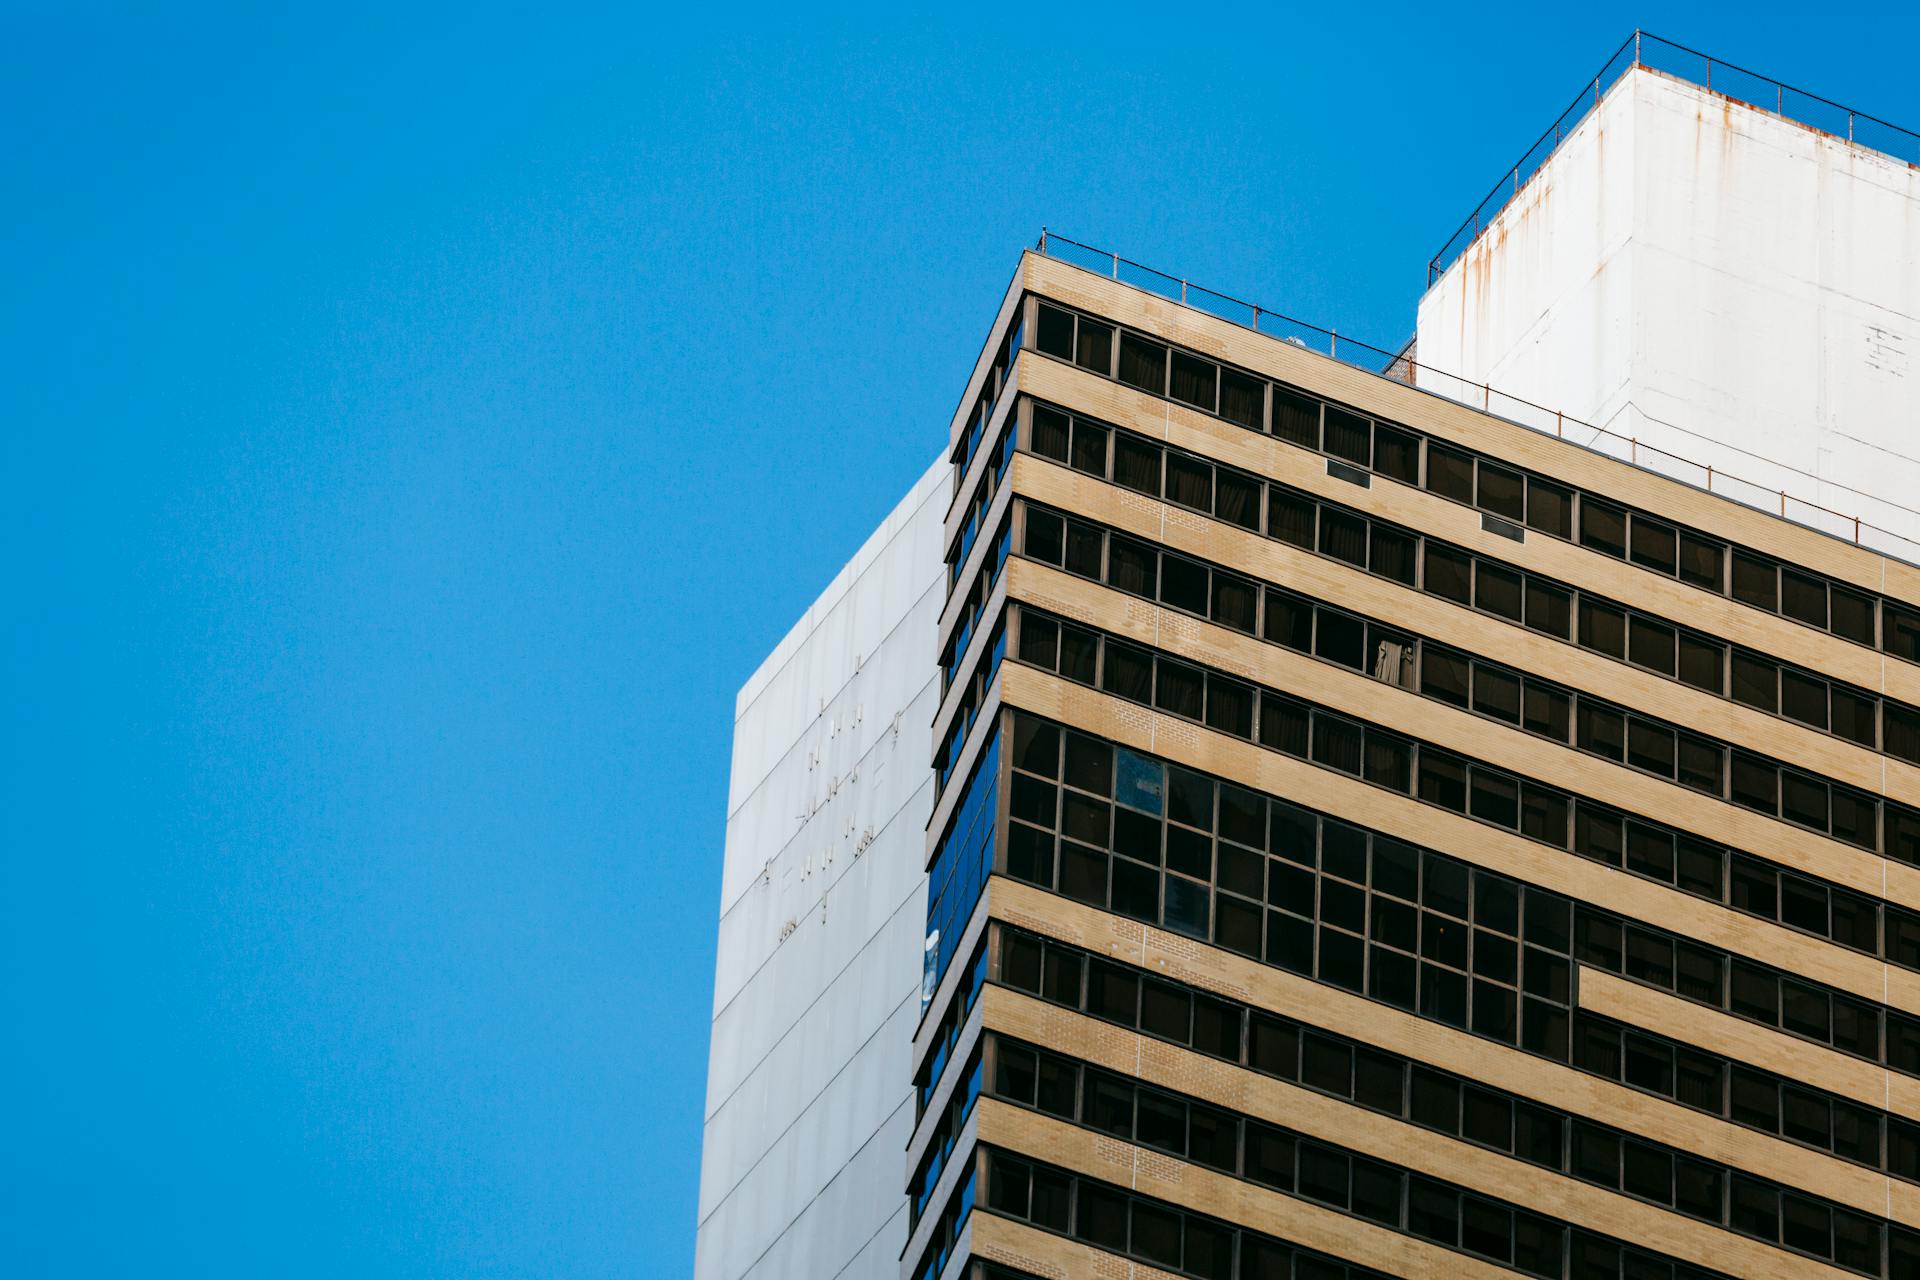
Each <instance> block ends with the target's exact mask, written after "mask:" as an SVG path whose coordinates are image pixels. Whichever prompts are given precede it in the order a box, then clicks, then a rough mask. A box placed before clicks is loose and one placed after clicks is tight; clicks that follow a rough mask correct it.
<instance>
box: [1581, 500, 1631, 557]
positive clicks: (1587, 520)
mask: <svg viewBox="0 0 1920 1280" xmlns="http://www.w3.org/2000/svg"><path fill="white" fill-rule="evenodd" d="M1580 545H1582V546H1585V547H1592V548H1593V549H1594V550H1595V551H1601V552H1605V553H1606V554H1607V555H1610V556H1623V557H1624V556H1625V555H1626V554H1627V513H1626V512H1624V511H1622V510H1621V509H1620V508H1619V507H1616V506H1613V505H1612V504H1611V503H1606V502H1601V501H1600V500H1599V499H1597V498H1588V497H1582V498H1581V499H1580Z"/></svg>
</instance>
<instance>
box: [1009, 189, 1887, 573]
mask: <svg viewBox="0 0 1920 1280" xmlns="http://www.w3.org/2000/svg"><path fill="white" fill-rule="evenodd" d="M1038 249H1039V252H1040V254H1041V255H1042V256H1044V257H1048V258H1053V259H1056V260H1058V261H1060V262H1064V263H1066V264H1067V265H1068V266H1072V267H1077V268H1079V269H1080V270H1082V271H1089V272H1092V273H1093V274H1095V275H1100V276H1106V277H1107V278H1109V279H1112V280H1117V281H1119V282H1120V283H1121V284H1124V285H1128V286H1130V287H1132V288H1135V289H1139V290H1141V291H1142V292H1145V293H1151V294H1155V295H1157V296H1159V297H1162V298H1166V299H1168V300H1170V301H1173V302H1178V303H1181V304H1182V305H1184V306H1189V307H1192V308H1194V309H1195V310H1198V311H1203V312H1205V313H1206V314H1208V315H1211V316H1215V317H1217V318H1219V319H1222V320H1226V321H1228V322H1230V323H1232V324H1237V325H1239V326H1241V327H1242V328H1245V329H1250V330H1252V331H1253V332H1255V333H1259V334H1264V335H1265V336H1267V337H1269V338H1278V339H1279V340H1280V341H1282V342H1286V343H1289V344H1291V345H1293V346H1296V347H1300V348H1302V349H1304V350H1308V351H1312V352H1315V353H1317V354H1319V355H1325V356H1331V357H1332V358H1334V359H1335V360H1338V361H1340V362H1341V363H1343V364H1347V365H1350V366H1352V367H1354V368H1356V369H1360V370H1362V371H1363V372H1366V373H1370V374H1373V375H1374V376H1375V377H1380V378H1388V379H1391V380H1392V381H1394V382H1396V383H1401V384H1404V385H1406V386H1409V387H1412V388H1413V389H1414V390H1416V391H1420V392H1424V393H1426V394H1428V395H1432V396H1435V397H1436V398H1439V399H1442V400H1445V401H1447V402H1448V403H1450V404H1454V405H1459V406H1464V407H1466V408H1468V409H1473V410H1475V411H1477V412H1481V413H1485V414H1487V415H1488V416H1490V417H1494V418H1498V419H1500V420H1501V421H1503V422H1507V423H1511V424H1513V425H1515V426H1520V427H1526V428H1528V429H1530V430H1533V431H1538V432H1540V433H1541V434H1543V435H1551V436H1553V437H1555V438H1557V439H1560V440H1564V441H1565V442H1566V443H1568V444H1571V445H1574V446H1575V447H1577V448H1582V449H1586V450H1588V451H1590V452H1593V453H1599V454H1602V455H1604V456H1606V457H1609V458H1612V459H1614V460H1615V461H1617V462H1624V463H1626V464H1628V465H1629V466H1633V467H1638V468H1640V469H1641V470H1642V471H1648V472H1652V473H1654V474H1656V475H1661V476H1665V477H1666V478H1667V479H1670V480H1677V481H1679V482H1680V483H1682V484H1686V485H1691V486H1692V487H1694V488H1696V489H1700V490H1703V491H1705V492H1707V493H1711V494H1714V495H1715V496H1717V497H1722V498H1728V499H1730V500H1732V501H1734V502H1738V503H1740V504H1741V505H1743V506H1747V507H1751V508H1753V509H1755V510H1757V511H1760V512H1762V513H1764V514H1766V515H1771V516H1777V517H1779V518H1781V519H1784V520H1789V521H1791V522H1793V523H1794V524H1798V525H1801V526H1803V527H1805V528H1809V529H1813V530H1816V531H1818V532H1820V533H1824V534H1827V535H1828V536H1830V537H1834V538H1839V539H1841V540H1842V541H1845V542H1851V543H1853V544H1854V545H1855V546H1859V547H1865V548H1867V549H1868V550H1872V551H1877V552H1879V553H1881V554H1883V555H1888V556H1892V557H1894V558H1896V559H1900V560H1905V561H1907V562H1909V563H1912V564H1916V565H1920V541H1915V540H1914V539H1911V538H1909V537H1907V536H1906V535H1904V534H1901V533H1896V532H1894V531H1893V530H1891V529H1888V528H1886V527H1884V526H1882V525H1877V524H1874V523H1873V522H1872V521H1870V520H1868V519H1866V518H1865V517H1864V516H1862V515H1860V514H1858V513H1857V512H1856V513H1852V514H1849V513H1847V512H1842V511H1836V510H1834V509H1833V508H1832V507H1828V506H1825V505H1823V504H1821V503H1818V502H1813V501H1810V500H1808V499H1806V498H1800V497H1796V496H1794V495H1793V494H1791V493H1788V492H1787V491H1786V490H1785V489H1777V488H1772V487H1769V486H1766V485H1762V484H1759V483H1757V482H1755V481H1752V480H1747V479H1744V478H1742V477H1740V476H1737V475H1734V474H1732V473H1730V472H1728V471H1725V470H1722V469H1721V468H1718V467H1715V466H1713V465H1711V464H1709V463H1704V462H1696V461H1694V460H1693V459H1691V458H1686V457H1683V456H1681V455H1680V454H1677V453H1670V452H1668V451H1667V450H1665V449H1661V448H1657V447H1656V446H1654V445H1650V444H1647V443H1645V442H1644V441H1642V440H1640V439H1638V438H1637V437H1635V436H1623V435H1620V434H1619V433H1618V432H1615V431H1611V430H1609V429H1608V428H1606V427H1602V426H1599V425H1598V424H1595V423H1591V422H1583V421H1581V420H1580V419H1578V418H1575V417H1572V416H1570V415H1568V414H1565V413H1563V412H1561V411H1560V410H1557V409H1549V408H1546V407H1545V406H1543V405H1538V404H1535V403H1533V402H1532V401H1531V400H1526V399H1523V398H1521V397H1519V396H1515V395H1509V394H1507V393H1506V392H1504V391H1501V390H1500V389H1499V388H1498V387H1491V386H1488V385H1487V384H1486V383H1483V382H1469V381H1468V380H1466V379H1465V378H1462V377H1460V376H1459V375H1457V374H1453V373H1448V372H1446V371H1445V370H1442V369H1435V368H1433V367H1432V366H1430V365H1424V364H1421V363H1420V362H1419V361H1418V360H1416V359H1414V358H1413V356H1412V354H1411V352H1410V350H1409V346H1402V347H1401V348H1400V349H1399V350H1397V351H1389V350H1388V349H1387V348H1385V347H1379V346H1375V345H1373V344H1372V343H1369V342H1363V341H1361V340H1360V339H1358V338H1354V337H1351V336H1348V335H1343V334H1341V333H1340V332H1338V331H1337V330H1335V329H1330V328H1323V327H1322V326H1320V325H1317V324H1312V323H1310V322H1308V321H1305V320H1299V319H1295V318H1294V317H1292V316H1289V315H1286V314H1284V313H1282V312H1279V311H1275V310H1273V309H1272V308H1270V307H1263V306H1260V305H1258V304H1257V303H1252V302H1246V301H1243V300H1242V299H1239V298H1236V297H1233V296H1232V295H1230V294H1225V293H1220V292H1218V291H1217V290H1213V289H1207V288H1203V287H1202V286H1200V285H1197V284H1194V283H1193V282H1192V281H1189V280H1185V279H1182V278H1181V277H1179V276H1174V275H1169V274H1168V273H1166V272H1164V271H1160V270H1156V269H1155V268H1153V267H1149V266H1145V265H1143V264H1141V263H1138V262H1134V261H1133V260H1131V259H1129V258H1123V257H1121V256H1120V255H1119V254H1117V253H1113V252H1111V251H1109V250H1106V249H1096V248H1094V247H1093V246H1092V245H1088V244H1082V243H1081V242H1080V241H1078V240H1070V239H1068V238H1067V237H1065V236H1062V235H1059V234H1058V233H1055V232H1051V231H1048V230H1047V229H1046V228H1044V227H1043V228H1041V231H1040V243H1039V246H1038ZM1680 430H1685V428H1680ZM1753 456H1754V457H1756V458H1757V459H1758V460H1759V461H1761V462H1764V463H1766V464H1767V465H1768V466H1773V467H1778V468H1780V469H1781V470H1783V471H1785V472H1787V473H1789V474H1792V475H1794V476H1798V477H1800V478H1801V479H1804V480H1806V481H1808V482H1810V483H1812V484H1817V485H1824V486H1826V487H1827V488H1830V489H1837V490H1840V491H1842V492H1844V493H1848V494H1851V495H1853V496H1854V497H1858V498H1861V499H1863V500H1864V502H1865V503H1866V504H1873V505H1874V506H1877V507H1879V508H1881V509H1883V510H1886V511H1888V512H1893V513H1896V514H1897V516H1899V517H1904V516H1912V517H1913V518H1914V520H1915V521H1916V522H1917V523H1920V510H1915V509H1914V508H1912V507H1907V506H1903V505H1901V504H1900V503H1897V502H1891V501H1889V500H1887V499H1885V498H1881V497H1878V496H1876V495H1874V494H1869V493H1862V492H1861V491H1860V490H1858V489H1854V488H1852V487H1850V486H1848V485H1843V484H1838V483H1836V482H1835V481H1832V480H1826V479H1823V478H1822V477H1820V476H1816V475H1813V474H1812V473H1810V472H1807V471H1803V470H1801V469H1799V468H1798V467H1793V466H1789V465H1788V464H1786V463H1783V462H1775V461H1773V460H1772V459H1768V458H1763V457H1760V456H1759V455H1753Z"/></svg>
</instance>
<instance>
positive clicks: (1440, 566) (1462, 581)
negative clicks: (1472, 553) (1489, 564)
mask: <svg viewBox="0 0 1920 1280" xmlns="http://www.w3.org/2000/svg"><path fill="white" fill-rule="evenodd" d="M1425 560H1426V564H1425V566H1424V567H1425V570H1426V580H1425V586H1426V589H1427V590H1428V591H1430V592H1432V593H1433V594H1434V595H1437V596H1441V597H1443V598H1445V599H1448V600H1453V601H1456V602H1458V603H1460V604H1472V603H1473V560H1472V558H1471V557H1469V556H1468V555H1467V554H1466V553H1465V552H1462V551H1455V550H1454V549H1453V548H1452V547H1443V546H1440V545H1438V544H1437V543H1432V542H1429V543H1428V544H1427V554H1426V557H1425Z"/></svg>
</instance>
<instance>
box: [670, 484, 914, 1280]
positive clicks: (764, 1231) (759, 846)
mask: <svg viewBox="0 0 1920 1280" xmlns="http://www.w3.org/2000/svg"><path fill="white" fill-rule="evenodd" d="M950 488H951V486H950V483H949V479H948V468H947V464H946V461H945V459H944V458H943V459H941V460H940V461H938V462H937V463H936V464H935V465H934V466H933V467H932V468H931V469H930V470H928V471H927V473H926V474H925V475H924V476H923V477H921V479H920V481H919V482H918V483H917V484H915V485H914V487H913V489H912V491H911V492H910V493H908V494H907V496H906V498H905V499H904V500H903V501H902V502H901V503H900V504H899V506H897V507H896V508H895V509H894V511H893V513H892V514H891V515H889V516H888V517H887V519H886V520H885V522H883V523H882V524H881V526H880V527H879V528H878V529H877V530H875V531H874V533H873V535H872V536H871V537H869V538H868V539H867V542H866V545H865V546H863V547H861V549H860V551H859V553H858V554H857V555H855V556H854V558H853V559H852V560H851V561H850V562H848V564H847V566H846V567H845V568H844V569H842V570H841V571H840V573H839V575H838V576H837V577H836V578H835V579H834V580H833V583H832V584H831V585H830V586H829V587H828V588H827V589H826V590H825V591H824V592H822V593H821V595H820V597H819V599H818V600H816V601H815V602H814V604H813V606H812V607H811V608H810V609H808V610H807V613H806V615H805V616H804V617H803V618H801V620H800V621H799V622H798V623H797V624H796V625H795V626H794V628H793V630H792V631H791V632H789V633H788V634H787V636H786V638H785V639H783V640H782V641H781V642H780V644H779V645H778V647H776V648H775V649H774V651H773V653H772V654H770V655H769V656H768V658H767V660H766V661H765V662H763V663H762V664H761V666H760V669H759V670H758V671H756V672H754V674H753V676H752V677H751V678H750V679H749V680H748V681H747V682H746V684H745V686H744V687H742V689H741V690H740V694H739V697H738V700H737V702H736V705H735V718H734V738H733V770H732V777H731V781H730V787H729V795H728V801H727V838H726V859H725V870H724V872H723V876H722V884H721V899H720V942H719V956H718V961H717V964H716V969H715V975H714V1000H713V1010H714V1012H713V1039H712V1047H711V1054H710V1058H709V1063H708V1075H707V1104H706V1125H705V1133H704V1138H703V1143H702V1152H701V1167H700V1225H699V1235H698V1243H697V1246H696V1258H695V1264H694V1274H695V1275H696V1276H697V1277H698V1278H699V1280H743V1278H756V1280H759V1278H764V1280H776V1278H780V1280H784V1278H787V1277H808V1278H809V1280H813V1278H816V1277H817V1278H818V1280H830V1278H832V1277H840V1278H842V1280H877V1278H879V1277H886V1278H887V1280H892V1277H894V1276H896V1275H897V1274H898V1271H899V1255H900V1250H901V1248H902V1247H903V1246H904V1245H905V1243H906V1223H907V1206H906V1199H905V1197H904V1195H903V1193H902V1190H901V1187H902V1178H903V1174H902V1169H903V1161H904V1159H905V1157H904V1155H903V1152H904V1150H905V1148H906V1145H907V1139H908V1137H909V1136H910V1135H911V1133H912V1129H913V1119H914V1117H913V1103H912V1087H911V1079H910V1069H909V1068H910V1063H909V1054H910V1051H911V1045H912V1039H913V1030H914V1026H915V1024H916V1023H917V1022H918V1021H919V1016H920V968H921V950H922V937H923V935H924V933H925V931H926V919H927V903H926V896H927V895H926V872H925V869H924V862H925V856H926V825H927V819H928V816H929V813H930V811H931V803H932V787H933V773H932V770H931V769H930V767H929V761H930V760H931V758H932V740H931V733H932V729H931V726H932V721H933V713H934V709H935V706H936V704H937V702H938V699H939V693H940V689H939V678H940V673H939V667H938V666H937V665H936V664H935V662H934V637H935V626H936V623H937V621H938V618H939V613H940V606H941V603H942V601H943V599H944V595H945V590H944V589H945V586H946V581H945V576H944V574H943V572H942V569H943V565H942V561H941V552H942V547H941V522H942V519H943V517H944V516H945V514H946V510H947V506H948V498H949V491H950Z"/></svg>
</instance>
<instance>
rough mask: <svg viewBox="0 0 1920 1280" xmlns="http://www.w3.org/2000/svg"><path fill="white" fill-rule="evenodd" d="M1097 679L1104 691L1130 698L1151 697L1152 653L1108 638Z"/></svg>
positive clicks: (1142, 698) (1146, 700)
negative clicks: (1102, 663) (1103, 660)
mask: <svg viewBox="0 0 1920 1280" xmlns="http://www.w3.org/2000/svg"><path fill="white" fill-rule="evenodd" d="M1104 667H1105V669H1104V670H1103V671H1102V672H1101V679H1100V683H1101V686H1102V687H1103V688H1105V689H1106V691H1107V692H1108V693H1111V694H1114V695H1115V696H1117V697H1121V698H1126V699H1127V700H1129V701H1131V702H1139V703H1150V702H1152V700H1153V656H1152V655H1151V654H1149V653H1147V652H1146V651H1145V650H1143V649H1136V648H1134V647H1133V646H1132V645H1128V644H1120V643H1118V642H1114V641H1110V642H1109V643H1108V644H1107V652H1106V662H1105V664H1104Z"/></svg>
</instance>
